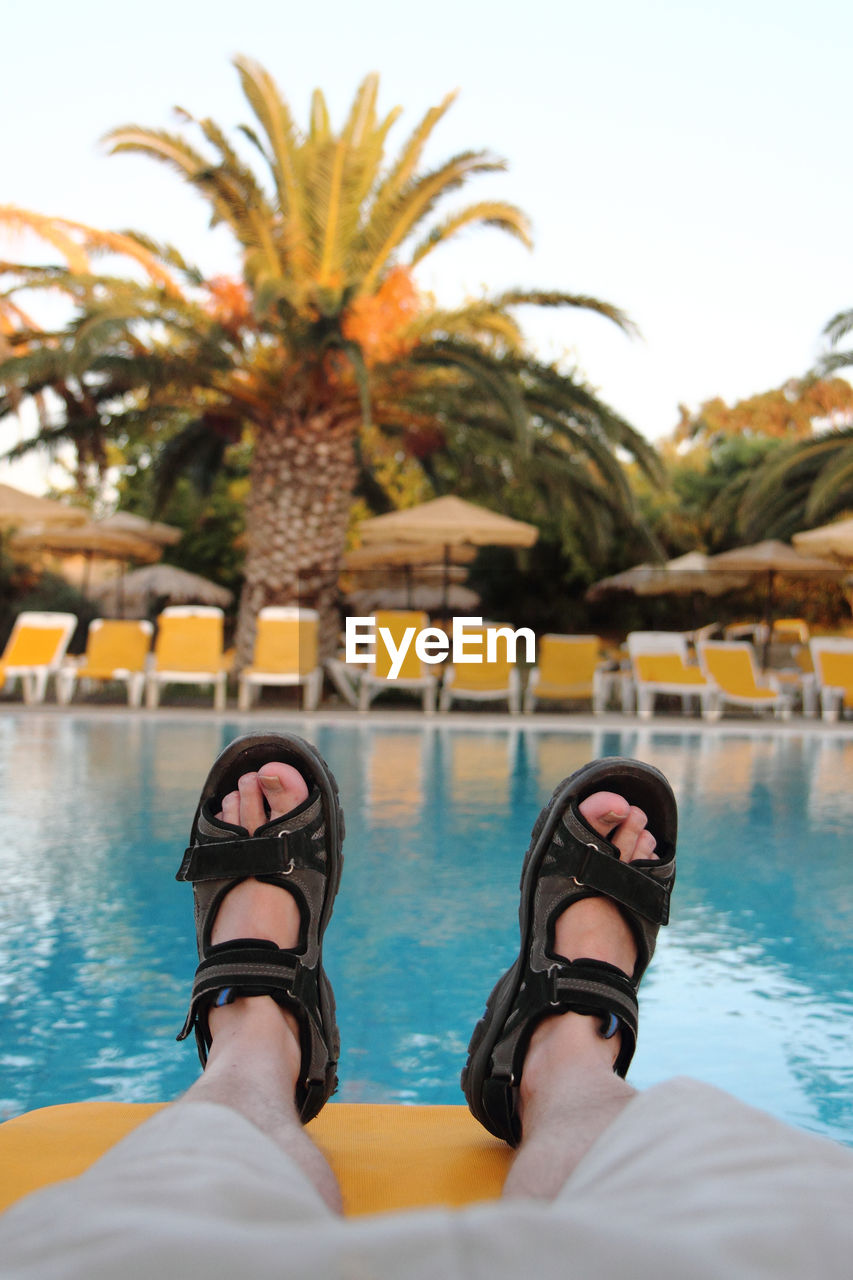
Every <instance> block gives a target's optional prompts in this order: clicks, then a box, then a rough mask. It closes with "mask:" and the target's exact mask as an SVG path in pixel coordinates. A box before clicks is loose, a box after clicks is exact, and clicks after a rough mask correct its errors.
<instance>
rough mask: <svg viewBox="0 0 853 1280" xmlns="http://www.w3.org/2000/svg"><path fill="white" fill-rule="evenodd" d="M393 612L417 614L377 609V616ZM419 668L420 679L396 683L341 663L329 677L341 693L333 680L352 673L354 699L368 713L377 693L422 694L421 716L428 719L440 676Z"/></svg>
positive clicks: (399, 679) (404, 678)
mask: <svg viewBox="0 0 853 1280" xmlns="http://www.w3.org/2000/svg"><path fill="white" fill-rule="evenodd" d="M396 612H402V613H417V612H418V611H417V610H416V609H414V610H413V609H404V610H394V609H388V610H383V609H379V610H377V613H379V614H382V613H396ZM423 620H424V625H425V626H428V625H429V620H428V618H427V616H426V614H424V617H423ZM340 666H342V667H343V671H341V670H340ZM421 667H422V674H421V675H419V676H398V677H397V679H396V680H392V679H391V678H390V677H389V676H378V675H376V673H375V671H374V670H373V669H372V668H371V667H370V666H365V667H359V668H358V669H357V671H354V670H353V667H352V666H351V665H349V664H347V663H343V664H340V665H339V668H338V670H337V672H336V673H335V675H333V677H332V678H333V679H334V680H335V684H336V685H337V687H338V689H341V690H342V683H341V682H339V679H337V678H335V677H336V676H337V677H340V680H341V681H342V680H343V679H346V678H347V676H349V675H350V674H352V676H353V678H354V679H355V681H356V685H357V690H358V692H357V697H358V709H359V711H368V710H369V709H370V704H371V702H372V701H373V699H374V698H377V697H378V696H379V694H380V693H389V692H391V691H397V690H401V691H405V692H407V693H419V694H420V695H421V702H422V703H423V709H424V714H425V715H430V716H431V715H433V714H434V712H435V704H436V698H437V695H438V684H439V677H438V676H437V675H434V674H433V672H432V671H429V670H427V669H426V664H425V663H422V664H421ZM344 696H346V695H344Z"/></svg>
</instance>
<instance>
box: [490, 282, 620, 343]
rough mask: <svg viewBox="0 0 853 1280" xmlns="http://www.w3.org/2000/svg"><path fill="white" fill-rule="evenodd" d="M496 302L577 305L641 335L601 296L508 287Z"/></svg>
mask: <svg viewBox="0 0 853 1280" xmlns="http://www.w3.org/2000/svg"><path fill="white" fill-rule="evenodd" d="M494 304H495V306H496V307H520V306H533V307H577V308H580V309H581V310H584V311H594V312H596V313H597V314H598V315H601V316H605V317H606V318H607V319H608V320H612V321H613V323H614V324H617V325H618V326H619V328H620V329H622V330H624V332H625V333H627V334H629V335H630V336H631V337H637V336H639V329H638V328H637V326H636V325H635V324H634V322H633V320H631V319H630V318H629V316H627V315H626V314H625V312H624V311H622V310H621V308H620V307H614V306H613V305H612V303H609V302H602V301H601V299H600V298H592V297H590V296H589V295H588V294H579V293H557V292H554V291H553V290H542V289H533V290H532V289H508V290H507V291H506V292H505V293H501V294H499V295H498V296H497V297H496V298H495V299H494Z"/></svg>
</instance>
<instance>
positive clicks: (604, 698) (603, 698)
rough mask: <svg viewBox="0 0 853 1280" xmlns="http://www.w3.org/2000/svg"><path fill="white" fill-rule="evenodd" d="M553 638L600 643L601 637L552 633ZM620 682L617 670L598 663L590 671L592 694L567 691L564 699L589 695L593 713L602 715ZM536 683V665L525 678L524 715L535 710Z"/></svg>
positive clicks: (537, 677)
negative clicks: (606, 668)
mask: <svg viewBox="0 0 853 1280" xmlns="http://www.w3.org/2000/svg"><path fill="white" fill-rule="evenodd" d="M548 638H549V637H548V636H542V641H544V640H547V639H548ZM553 638H554V639H555V640H577V641H587V642H592V641H595V642H596V643H597V644H600V643H601V638H600V637H599V636H595V635H588V636H587V635H557V634H554V637H553ZM540 643H541V641H540ZM620 682H621V676H620V673H619V672H618V671H607V670H605V669H604V666H603V665H600V666H598V667H596V669H595V671H594V672H593V673H592V694H591V695H589V694H586V693H577V694H575V693H567V694H566V695H565V701H567V702H571V701H573V700H577V701H584V700H585V699H586V698H587V697H589V696H591V697H592V710H593V714H594V715H597V716H600V715H603V714H604V712H605V711H606V710H607V705H608V703H609V702H610V698H611V696H612V695H613V692H614V690H615V689H617V688H618V687H619V685H620ZM538 685H539V667H538V666H536V667H534V668H533V669H532V671H531V672H530V675H529V676H528V678H527V687H526V689H525V691H524V713H525V715H528V714H531V713H532V712H534V711H535V710H536V701H537V694H536V690H537V688H538ZM548 701H549V702H551V701H557V699H555V698H554V699H552V698H549V699H548Z"/></svg>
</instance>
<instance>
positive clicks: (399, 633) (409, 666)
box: [348, 609, 438, 714]
mask: <svg viewBox="0 0 853 1280" xmlns="http://www.w3.org/2000/svg"><path fill="white" fill-rule="evenodd" d="M374 621H375V623H376V661H375V663H373V664H372V665H371V666H365V667H361V668H360V670H359V673H358V675H357V676H356V680H357V682H358V705H359V710H361V711H367V709H368V707H369V706H370V704H371V702H372V701H373V699H374V698H375V697H377V696H378V695H379V694H380V693H387V692H389V691H390V690H392V689H405V690H408V691H410V692H412V693H419V694H420V695H421V697H422V699H423V706H424V711H425V712H427V714H432V712H433V711H435V699H436V692H437V690H438V676H437V675H436V674H435V670H434V668H433V667H431V666H430V665H429V663H426V662H422V661H421V659H420V658H419V657H418V655H417V654H416V653H415V643H414V638H413V639H412V643H411V644H410V645H409V648H408V650H407V651H406V656H405V657H404V659H403V663H402V666H401V667H400V671H399V674H398V676H397V677H396V679H394V680H392V679H391V678H390V672H391V665H392V656H391V653H390V651H389V649H388V646H387V645H386V644H385V642H384V640H383V639H382V635H381V632H380V628H383V627H384V628H385V629H387V630H388V631H389V632H390V635H391V638H392V641H393V643H394V645H395V646H397V645H399V644H400V643H401V641H402V639H403V636H404V634H405V632H406V630H407V629H408V628H410V627H414V629H415V635H417V633H418V632H419V631H423V630H424V629H425V628H426V627H428V626H429V618H428V617H427V615H426V614H425V613H418V612H410V611H406V610H402V609H399V610H398V609H387V610H384V611H383V610H380V611H379V612H378V613H376V614H375V615H374ZM349 669H350V668H348V670H349Z"/></svg>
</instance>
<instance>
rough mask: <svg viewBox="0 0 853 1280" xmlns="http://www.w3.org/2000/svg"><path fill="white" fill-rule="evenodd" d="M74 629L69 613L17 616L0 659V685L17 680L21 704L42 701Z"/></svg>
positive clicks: (75, 621) (74, 623)
mask: <svg viewBox="0 0 853 1280" xmlns="http://www.w3.org/2000/svg"><path fill="white" fill-rule="evenodd" d="M76 626H77V618H76V616H75V615H74V614H73V613H36V612H34V611H33V612H28V611H25V612H24V613H19V614H18V616H17V618H16V619H15V623H14V626H13V627H12V631H11V634H10V636H9V639H8V641H7V642H6V648H5V649H4V650H3V655H2V657H0V686H2V685H3V684H13V683H14V681H15V680H20V682H21V688H22V690H23V695H24V702H28V703H29V702H44V695H45V693H46V692H47V682H48V678H49V677H50V676H51V675H55V674H56V672H57V671H58V670H59V667H60V664H61V663H62V660H63V658H64V657H65V650H66V649H67V648H68V643H69V641H70V640H71V637H72V635H73V634H74V629H75V627H76Z"/></svg>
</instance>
